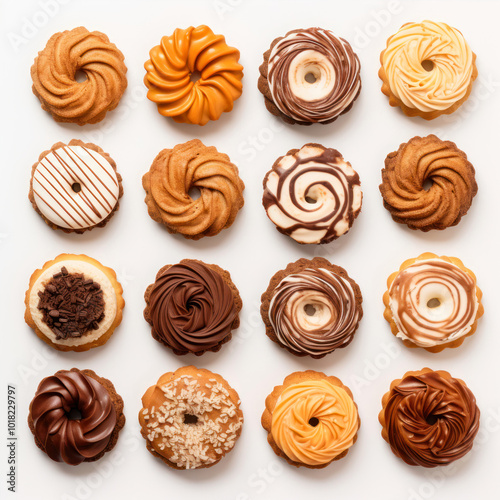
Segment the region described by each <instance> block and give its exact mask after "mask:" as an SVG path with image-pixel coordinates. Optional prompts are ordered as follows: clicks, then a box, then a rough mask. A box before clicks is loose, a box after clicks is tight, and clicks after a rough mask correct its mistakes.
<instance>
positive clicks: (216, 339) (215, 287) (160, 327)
mask: <svg viewBox="0 0 500 500" xmlns="http://www.w3.org/2000/svg"><path fill="white" fill-rule="evenodd" d="M145 300H146V309H145V311H144V317H145V319H146V321H147V322H148V323H149V324H150V325H151V333H152V335H153V337H154V338H155V339H156V340H157V341H158V342H161V343H162V344H164V345H166V346H167V347H169V348H170V349H172V350H173V351H174V353H175V354H187V353H194V354H196V355H198V356H199V355H201V354H203V353H205V352H206V351H214V352H215V351H218V350H219V349H220V348H221V345H222V344H224V343H225V342H228V341H229V340H230V339H231V332H232V330H234V329H236V328H237V327H238V326H239V318H238V313H239V311H240V310H241V306H242V302H241V299H240V296H239V293H238V290H237V288H236V286H235V285H234V284H233V282H232V281H231V276H230V274H229V273H228V272H227V271H225V270H223V269H221V268H220V267H219V266H216V265H213V264H205V263H203V262H201V261H196V260H189V259H184V260H182V261H181V262H180V263H179V264H176V265H173V266H165V267H163V268H162V269H160V271H159V272H158V274H157V276H156V281H155V283H154V284H152V285H150V286H149V287H148V289H147V290H146V293H145Z"/></svg>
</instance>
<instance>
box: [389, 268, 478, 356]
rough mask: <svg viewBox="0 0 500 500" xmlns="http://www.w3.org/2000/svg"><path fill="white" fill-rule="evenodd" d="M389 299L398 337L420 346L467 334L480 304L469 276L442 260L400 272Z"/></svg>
mask: <svg viewBox="0 0 500 500" xmlns="http://www.w3.org/2000/svg"><path fill="white" fill-rule="evenodd" d="M389 297H390V302H389V304H390V307H391V311H392V314H393V319H394V322H395V323H396V326H397V327H398V330H399V333H398V337H401V338H403V339H407V340H409V341H411V342H413V343H414V344H416V345H418V346H421V347H432V346H435V345H439V344H443V343H448V342H450V341H453V340H456V339H458V338H460V337H463V336H464V335H466V334H467V333H468V332H469V331H470V329H471V327H472V325H473V324H474V322H475V320H476V316H477V311H478V305H479V302H478V299H477V296H476V283H475V282H474V280H473V279H472V277H471V276H469V274H468V273H466V272H465V271H463V270H462V269H460V267H458V266H457V265H455V264H453V263H451V262H447V261H445V260H442V259H427V260H422V261H417V262H415V263H414V264H412V265H411V266H409V267H407V268H406V269H403V270H402V271H400V272H399V273H398V275H397V276H396V278H395V279H394V281H393V283H392V285H391V287H390V290H389Z"/></svg>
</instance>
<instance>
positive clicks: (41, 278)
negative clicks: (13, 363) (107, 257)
mask: <svg viewBox="0 0 500 500" xmlns="http://www.w3.org/2000/svg"><path fill="white" fill-rule="evenodd" d="M122 293H123V289H122V286H121V285H120V283H118V281H117V279H116V273H115V272H114V271H113V270H112V269H110V268H109V267H105V266H103V265H102V264H101V263H100V262H98V261H97V260H95V259H92V258H91V257H87V256H86V255H73V254H61V255H59V256H58V257H56V258H55V259H54V260H51V261H49V262H46V263H45V264H44V266H43V267H42V269H37V270H36V271H35V272H34V273H33V274H32V275H31V278H30V282H29V288H28V290H27V291H26V296H25V305H26V312H25V315H24V318H25V320H26V323H27V324H28V325H29V326H30V327H31V328H33V330H34V331H35V333H36V334H37V336H38V337H39V338H40V339H42V340H43V341H44V342H46V343H47V344H48V345H50V346H51V347H53V348H54V349H57V350H59V351H87V350H89V349H92V348H94V347H99V346H101V345H103V344H105V343H106V342H107V341H108V340H109V338H110V337H111V335H112V334H113V332H114V331H115V329H116V328H117V327H118V325H119V324H120V323H121V321H122V312H123V308H124V306H125V301H124V300H123V296H122Z"/></svg>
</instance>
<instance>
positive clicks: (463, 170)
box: [380, 135, 477, 231]
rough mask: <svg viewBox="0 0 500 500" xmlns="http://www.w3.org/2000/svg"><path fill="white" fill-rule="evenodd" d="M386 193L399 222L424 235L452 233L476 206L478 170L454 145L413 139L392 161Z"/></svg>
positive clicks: (384, 177) (387, 169) (386, 175)
mask: <svg viewBox="0 0 500 500" xmlns="http://www.w3.org/2000/svg"><path fill="white" fill-rule="evenodd" d="M426 184H430V186H429V187H427V186H426ZM380 192H381V193H382V197H383V199H384V206H385V208H386V209H387V210H389V212H390V214H391V216H392V218H393V219H394V220H395V221H396V222H399V223H401V224H406V225H407V226H408V227H409V228H410V229H420V230H421V231H429V230H431V229H446V228H447V227H450V226H455V225H457V224H458V223H459V222H460V219H461V218H462V216H464V215H465V214H466V213H467V211H468V210H469V208H470V206H471V204H472V199H473V198H474V196H475V195H476V193H477V184H476V180H475V170H474V167H473V166H472V165H471V163H470V162H469V161H468V160H467V155H466V154H465V153H464V152H463V151H461V150H460V149H458V148H457V146H456V145H455V144H454V143H453V142H450V141H442V140H441V139H439V138H438V137H436V136H435V135H429V136H427V137H413V139H410V140H409V141H408V142H407V143H404V144H401V146H400V147H399V149H398V150H397V151H395V152H393V153H390V154H389V155H387V158H386V160H385V168H384V169H383V170H382V184H381V185H380Z"/></svg>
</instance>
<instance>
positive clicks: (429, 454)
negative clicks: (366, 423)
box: [379, 368, 480, 467]
mask: <svg viewBox="0 0 500 500" xmlns="http://www.w3.org/2000/svg"><path fill="white" fill-rule="evenodd" d="M382 406H383V408H382V411H381V412H380V415H379V420H380V423H381V424H382V427H383V430H382V437H383V438H384V439H385V440H386V441H387V442H388V443H389V444H390V445H391V448H392V451H393V452H394V454H395V455H396V456H398V457H400V458H401V459H402V460H404V461H405V462H406V463H407V464H409V465H420V466H422V467H436V466H439V465H448V464H450V463H451V462H454V461H455V460H458V459H459V458H462V457H463V456H464V455H466V454H467V453H468V452H469V451H470V450H471V449H472V444H473V441H474V438H475V437H476V434H477V432H478V430H479V413H480V412H479V408H478V407H477V405H476V399H475V397H474V395H473V394H472V392H471V391H470V389H469V388H468V387H467V386H466V385H465V383H464V382H463V381H462V380H459V379H455V378H453V377H451V375H450V374H449V373H448V372H445V371H441V370H440V371H433V370H430V369H429V368H424V369H423V370H420V371H418V372H408V373H406V374H405V375H404V376H403V378H402V379H400V380H395V381H394V382H393V383H392V384H391V389H390V391H389V392H388V393H386V394H385V395H384V398H383V399H382Z"/></svg>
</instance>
